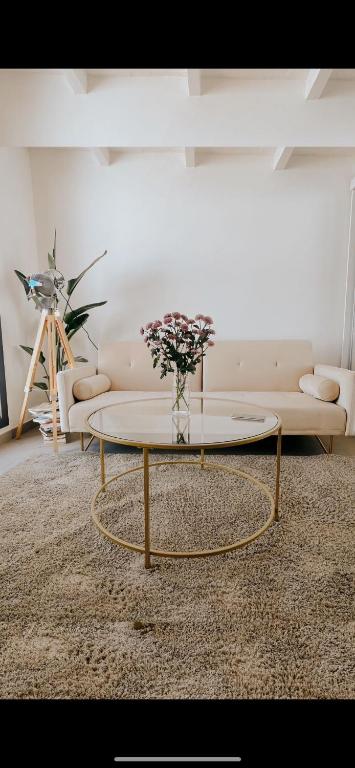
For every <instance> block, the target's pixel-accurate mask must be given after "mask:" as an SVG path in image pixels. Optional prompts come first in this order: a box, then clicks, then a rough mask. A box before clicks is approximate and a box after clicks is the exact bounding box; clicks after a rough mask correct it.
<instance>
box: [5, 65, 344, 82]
mask: <svg viewBox="0 0 355 768" xmlns="http://www.w3.org/2000/svg"><path fill="white" fill-rule="evenodd" d="M0 71H3V72H32V73H33V72H42V73H48V74H59V73H62V72H63V70H62V69H45V68H41V69H32V68H30V67H27V68H17V69H2V70H0ZM186 71H187V70H186V69H173V68H171V69H158V68H155V69H149V68H147V69H123V68H121V69H119V68H117V69H105V68H100V69H86V72H87V73H88V74H89V75H94V76H102V77H107V76H116V77H127V76H128V77H150V76H155V77H160V76H164V77H165V76H170V77H171V76H173V77H184V76H186ZM200 72H201V75H202V76H203V77H222V78H223V77H225V78H239V79H255V80H258V79H261V80H265V79H271V80H272V79H288V80H294V79H296V80H297V79H300V80H302V79H304V78H305V76H306V74H307V69H296V68H293V69H285V68H281V67H280V68H278V69H248V68H244V69H223V68H222V67H219V68H216V69H203V68H202V69H201V70H200ZM331 79H334V80H355V68H354V69H333V71H332V74H331Z"/></svg>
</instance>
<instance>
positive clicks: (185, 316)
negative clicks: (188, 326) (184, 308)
mask: <svg viewBox="0 0 355 768" xmlns="http://www.w3.org/2000/svg"><path fill="white" fill-rule="evenodd" d="M181 317H182V319H183V320H185V323H187V322H188V317H187V315H181Z"/></svg>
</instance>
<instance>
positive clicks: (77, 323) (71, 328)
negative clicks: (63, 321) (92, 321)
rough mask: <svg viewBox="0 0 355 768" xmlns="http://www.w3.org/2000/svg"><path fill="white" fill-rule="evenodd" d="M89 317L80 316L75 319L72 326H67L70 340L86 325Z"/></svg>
mask: <svg viewBox="0 0 355 768" xmlns="http://www.w3.org/2000/svg"><path fill="white" fill-rule="evenodd" d="M88 317H89V315H88V314H85V315H79V316H78V317H74V320H73V321H72V322H71V323H70V325H66V326H65V333H66V334H67V336H68V339H71V338H72V337H73V336H74V333H77V331H79V329H80V328H82V326H83V325H84V323H86V321H87V319H88Z"/></svg>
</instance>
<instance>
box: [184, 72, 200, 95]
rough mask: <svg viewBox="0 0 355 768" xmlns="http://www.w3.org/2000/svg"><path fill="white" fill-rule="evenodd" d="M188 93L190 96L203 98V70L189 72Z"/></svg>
mask: <svg viewBox="0 0 355 768" xmlns="http://www.w3.org/2000/svg"><path fill="white" fill-rule="evenodd" d="M187 91H188V94H189V96H201V70H200V69H188V70H187Z"/></svg>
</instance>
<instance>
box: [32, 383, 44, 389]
mask: <svg viewBox="0 0 355 768" xmlns="http://www.w3.org/2000/svg"><path fill="white" fill-rule="evenodd" d="M33 386H34V387H37V388H38V389H48V386H47V384H46V382H45V381H35V382H34V383H33Z"/></svg>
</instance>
